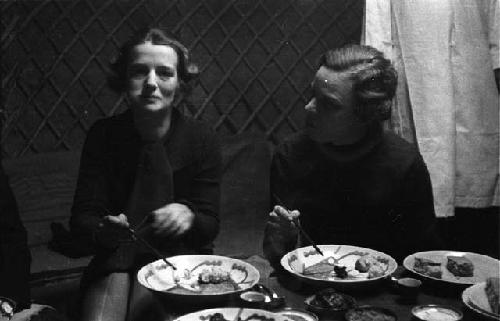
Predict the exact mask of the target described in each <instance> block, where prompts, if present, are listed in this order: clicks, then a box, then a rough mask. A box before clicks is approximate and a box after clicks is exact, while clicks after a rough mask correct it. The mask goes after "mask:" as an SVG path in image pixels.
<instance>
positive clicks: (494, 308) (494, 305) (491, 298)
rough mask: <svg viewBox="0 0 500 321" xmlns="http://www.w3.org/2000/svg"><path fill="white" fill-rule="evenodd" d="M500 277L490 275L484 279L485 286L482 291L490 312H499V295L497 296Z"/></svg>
mask: <svg viewBox="0 0 500 321" xmlns="http://www.w3.org/2000/svg"><path fill="white" fill-rule="evenodd" d="M499 287H500V279H499V278H497V277H490V278H487V279H486V287H485V288H484V292H485V293H486V297H487V298H488V303H489V304H490V307H491V312H493V313H495V314H500V308H499V306H500V297H499Z"/></svg>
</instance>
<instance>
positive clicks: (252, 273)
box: [137, 255, 260, 298]
mask: <svg viewBox="0 0 500 321" xmlns="http://www.w3.org/2000/svg"><path fill="white" fill-rule="evenodd" d="M168 261H169V262H171V263H172V264H174V265H175V267H176V268H177V270H175V271H174V270H173V269H172V268H171V267H169V266H167V265H166V264H165V263H164V262H163V261H162V260H157V261H155V262H152V263H149V264H147V265H145V266H143V267H142V268H141V269H140V270H139V272H138V273H137V280H138V281H139V283H140V284H142V285H143V286H144V287H146V288H148V289H150V290H153V291H157V292H162V293H167V294H172V295H177V296H181V297H197V298H202V297H217V296H223V295H228V294H233V293H239V292H241V291H244V290H246V289H248V288H251V287H252V286H254V285H255V284H256V283H257V282H259V278H260V275H259V271H258V270H257V269H256V268H255V267H254V266H253V265H251V264H249V263H247V262H244V261H241V260H238V259H233V258H229V257H225V256H218V255H178V256H173V257H169V258H168ZM214 267H215V268H217V269H219V270H221V271H223V272H225V273H228V275H229V276H230V278H231V280H232V282H231V285H232V286H234V287H232V288H230V289H228V288H227V287H221V288H220V289H219V288H212V289H211V290H210V291H204V290H201V289H200V288H199V282H198V276H199V274H200V273H201V272H202V271H203V270H206V269H212V268H214ZM187 276H189V277H187ZM230 287H231V286H230Z"/></svg>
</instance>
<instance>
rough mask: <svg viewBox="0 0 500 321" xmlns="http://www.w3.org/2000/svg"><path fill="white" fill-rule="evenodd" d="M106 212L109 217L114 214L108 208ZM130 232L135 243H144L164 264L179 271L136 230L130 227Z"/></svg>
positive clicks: (142, 222) (105, 209) (143, 221)
mask: <svg viewBox="0 0 500 321" xmlns="http://www.w3.org/2000/svg"><path fill="white" fill-rule="evenodd" d="M103 209H104V211H105V212H106V213H107V214H108V215H113V213H112V212H111V211H110V210H108V209H107V208H106V207H103ZM147 218H148V216H145V217H144V218H143V220H142V221H141V222H140V223H139V224H138V225H137V227H140V226H141V225H143V224H144V223H145V222H146V220H147ZM127 230H128V232H129V233H130V235H131V236H132V240H134V241H138V242H139V243H142V245H144V246H145V247H147V248H148V249H149V250H150V251H151V252H153V253H154V254H155V255H156V256H157V257H158V258H159V259H161V260H162V261H163V262H165V264H166V265H168V266H170V267H171V268H172V269H174V270H177V268H176V267H175V265H173V264H172V263H171V262H169V261H168V260H167V259H166V258H165V257H164V256H163V255H162V254H161V253H160V251H158V250H157V249H156V248H155V247H154V246H152V245H151V244H149V243H148V241H146V240H145V239H144V238H142V237H141V236H140V235H139V234H137V233H136V232H135V230H134V229H133V228H131V227H128V228H127Z"/></svg>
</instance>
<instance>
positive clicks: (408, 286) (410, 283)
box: [393, 278, 422, 297]
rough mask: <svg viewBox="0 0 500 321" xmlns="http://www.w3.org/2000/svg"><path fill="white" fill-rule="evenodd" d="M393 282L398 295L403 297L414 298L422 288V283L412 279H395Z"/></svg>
mask: <svg viewBox="0 0 500 321" xmlns="http://www.w3.org/2000/svg"><path fill="white" fill-rule="evenodd" d="M393 282H394V284H395V286H396V289H397V291H398V293H399V294H401V295H402V296H405V297H415V296H416V295H417V294H418V293H419V291H420V287H421V286H422V281H420V280H417V279H414V278H401V279H395V280H394V281H393Z"/></svg>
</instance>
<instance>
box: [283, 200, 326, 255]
mask: <svg viewBox="0 0 500 321" xmlns="http://www.w3.org/2000/svg"><path fill="white" fill-rule="evenodd" d="M273 197H274V198H275V199H276V201H278V205H280V206H281V207H283V208H284V209H285V210H286V211H287V212H288V213H290V210H289V209H288V208H287V207H286V206H285V205H284V203H283V202H282V201H281V200H280V198H279V197H278V195H276V194H273ZM292 222H293V224H294V225H295V226H296V227H297V228H298V229H299V231H300V233H302V235H303V236H304V237H305V238H306V240H307V241H308V242H309V243H311V245H312V247H313V248H314V249H315V250H316V251H317V252H318V253H319V254H321V255H322V256H325V254H324V253H323V252H322V251H321V250H320V249H319V247H318V246H317V245H316V243H315V242H314V241H313V240H312V238H311V237H310V236H309V234H307V232H306V231H305V230H304V229H303V228H302V225H300V221H299V218H298V217H295V218H293V219H292Z"/></svg>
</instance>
